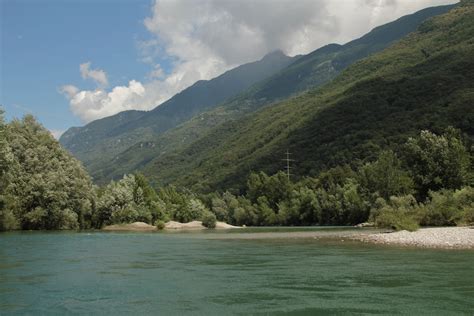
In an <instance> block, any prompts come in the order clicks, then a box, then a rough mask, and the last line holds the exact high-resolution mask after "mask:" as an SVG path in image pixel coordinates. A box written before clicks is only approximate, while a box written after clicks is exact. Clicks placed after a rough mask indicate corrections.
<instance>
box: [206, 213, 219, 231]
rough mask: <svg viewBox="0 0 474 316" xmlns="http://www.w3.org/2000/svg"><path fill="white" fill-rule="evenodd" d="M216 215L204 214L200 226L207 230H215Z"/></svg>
mask: <svg viewBox="0 0 474 316" xmlns="http://www.w3.org/2000/svg"><path fill="white" fill-rule="evenodd" d="M216 222H217V219H216V215H214V214H213V213H211V212H206V213H205V214H204V216H203V217H202V225H203V226H204V227H207V228H216Z"/></svg>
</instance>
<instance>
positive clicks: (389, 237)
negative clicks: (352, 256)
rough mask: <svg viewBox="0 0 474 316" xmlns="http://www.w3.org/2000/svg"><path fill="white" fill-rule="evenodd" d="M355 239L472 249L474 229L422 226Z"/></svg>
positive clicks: (406, 244) (422, 246)
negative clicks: (412, 229) (415, 229)
mask: <svg viewBox="0 0 474 316" xmlns="http://www.w3.org/2000/svg"><path fill="white" fill-rule="evenodd" d="M353 238H354V239H356V240H360V241H364V242H371V243H376V244H383V245H399V246H412V247H421V248H446V249H474V229H473V228H469V227H439V228H422V229H419V230H417V231H415V232H408V231H406V230H403V231H399V232H392V233H377V234H365V235H364V234H362V235H359V236H354V237H353Z"/></svg>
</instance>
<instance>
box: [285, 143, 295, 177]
mask: <svg viewBox="0 0 474 316" xmlns="http://www.w3.org/2000/svg"><path fill="white" fill-rule="evenodd" d="M290 156H291V153H290V152H289V151H288V150H287V151H286V158H285V159H282V160H283V161H286V167H285V169H286V176H287V178H288V181H290V176H291V172H290V170H291V166H290V163H291V162H292V161H295V160H294V159H291V158H290Z"/></svg>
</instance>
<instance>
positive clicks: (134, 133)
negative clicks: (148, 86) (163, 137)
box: [60, 51, 297, 169]
mask: <svg viewBox="0 0 474 316" xmlns="http://www.w3.org/2000/svg"><path fill="white" fill-rule="evenodd" d="M296 59H297V57H288V56H285V55H284V54H283V53H282V52H281V51H276V52H273V53H270V54H268V55H267V56H265V57H264V58H262V59H261V60H260V61H257V62H253V63H248V64H245V65H242V66H239V67H236V68H234V69H232V70H229V71H227V72H226V73H224V74H222V75H220V76H218V77H216V78H214V79H212V80H208V81H204V80H201V81H198V82H196V83H195V84H194V85H192V86H191V87H189V88H187V89H185V90H183V91H182V92H180V93H178V94H176V95H175V96H173V97H172V98H171V99H169V100H168V101H166V102H164V103H163V104H162V105H160V106H158V107H156V108H155V109H154V110H152V111H149V112H145V111H125V112H121V113H118V114H116V115H113V116H110V117H106V118H103V119H100V120H96V121H93V122H91V123H89V124H87V125H86V126H84V127H73V128H71V129H69V130H68V131H66V132H65V133H64V134H63V135H62V136H61V138H60V143H61V144H62V145H63V146H64V147H65V148H66V149H68V150H69V151H70V152H71V153H72V154H74V155H75V156H76V157H77V158H79V159H80V160H81V161H82V162H83V163H84V164H85V166H86V167H87V168H88V169H91V165H92V164H93V163H98V162H102V161H104V162H107V161H108V160H110V159H111V158H113V157H114V156H115V155H116V154H118V153H120V152H121V151H123V150H125V149H127V148H129V147H130V146H132V145H134V144H135V143H137V142H139V141H145V140H147V139H150V138H152V137H154V136H156V135H159V134H160V133H163V132H164V131H166V130H168V129H170V128H173V127H175V126H177V125H178V124H180V123H181V122H184V121H186V120H188V119H190V118H191V117H193V116H194V115H196V114H198V113H200V112H202V111H204V110H206V109H209V108H212V107H213V106H215V105H217V104H219V103H222V102H223V101H225V100H226V99H228V98H230V97H233V96H235V95H236V94H238V93H239V92H241V91H243V90H245V89H247V88H248V87H250V86H251V85H253V84H254V83H256V82H258V81H261V80H263V79H265V78H267V77H269V76H271V75H272V74H274V73H276V72H278V71H279V70H280V69H282V68H284V67H286V66H287V65H289V64H290V63H291V62H293V61H294V60H296Z"/></svg>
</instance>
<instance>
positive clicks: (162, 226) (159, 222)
mask: <svg viewBox="0 0 474 316" xmlns="http://www.w3.org/2000/svg"><path fill="white" fill-rule="evenodd" d="M155 226H156V228H157V229H159V230H162V229H165V227H166V224H165V222H164V221H162V220H157V221H156V222H155Z"/></svg>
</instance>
